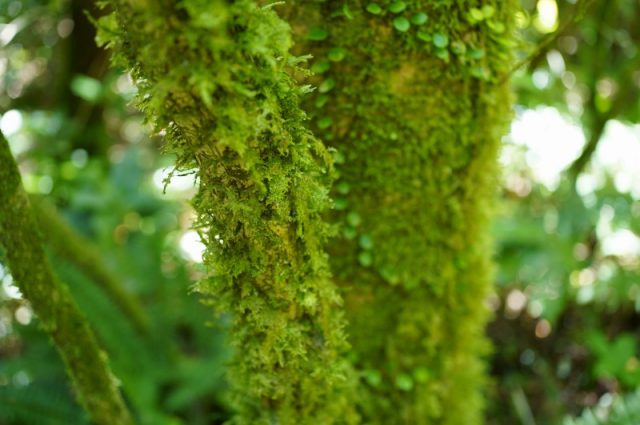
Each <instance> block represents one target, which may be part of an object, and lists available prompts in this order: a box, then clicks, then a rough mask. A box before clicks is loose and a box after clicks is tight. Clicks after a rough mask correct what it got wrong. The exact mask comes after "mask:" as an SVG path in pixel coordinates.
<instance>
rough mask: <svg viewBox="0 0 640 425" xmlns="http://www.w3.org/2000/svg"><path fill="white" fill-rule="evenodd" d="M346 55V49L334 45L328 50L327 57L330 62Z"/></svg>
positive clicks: (337, 60) (338, 60) (339, 59)
mask: <svg viewBox="0 0 640 425" xmlns="http://www.w3.org/2000/svg"><path fill="white" fill-rule="evenodd" d="M346 55H347V49H345V48H343V47H334V48H333V49H330V50H329V53H328V54H327V57H328V58H329V60H330V61H332V62H340V61H341V60H342V59H344V57H345V56H346Z"/></svg>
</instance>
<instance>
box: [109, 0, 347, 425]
mask: <svg viewBox="0 0 640 425" xmlns="http://www.w3.org/2000/svg"><path fill="white" fill-rule="evenodd" d="M111 4H112V5H113V6H114V8H115V13H114V14H112V15H110V16H109V17H108V18H106V19H103V20H102V21H101V27H102V28H101V34H100V38H101V39H102V40H104V41H108V43H109V44H110V45H111V47H113V48H114V49H115V50H116V52H117V58H118V63H120V64H123V65H124V66H125V67H126V68H127V69H129V70H130V71H131V73H132V75H133V78H134V80H135V83H136V85H137V87H138V89H139V95H138V102H139V106H140V108H141V109H142V110H143V111H144V112H145V113H146V115H147V117H148V119H149V121H151V122H152V124H153V126H154V128H155V129H156V130H157V131H158V132H161V133H163V134H165V135H166V137H165V138H166V142H167V146H166V150H167V151H168V152H170V153H172V154H174V155H175V156H176V158H177V159H176V169H177V170H178V171H179V172H193V173H195V174H196V175H197V177H198V183H199V184H198V193H197V195H196V197H195V199H194V201H193V205H194V207H195V210H196V212H197V216H198V218H197V223H196V228H198V229H199V230H200V233H201V236H202V238H203V240H204V242H205V244H206V246H207V249H206V253H205V259H204V261H205V265H206V266H207V267H208V270H209V271H210V274H211V276H210V278H208V279H206V280H205V281H203V282H200V283H198V285H197V286H196V289H197V290H198V292H200V293H201V294H203V295H204V297H205V298H206V299H207V300H208V302H210V303H211V304H212V305H213V306H214V307H215V308H216V310H218V311H220V312H224V313H230V317H231V322H232V325H231V330H230V332H231V337H232V342H233V344H234V346H235V348H236V351H237V354H236V356H235V360H234V364H233V367H232V370H231V379H232V382H233V383H234V388H235V393H236V397H235V401H236V407H237V409H238V415H237V416H236V417H235V422H236V423H242V424H275V423H277V424H292V425H293V424H296V425H297V424H314V425H315V424H332V423H349V422H353V421H355V417H354V412H353V404H352V402H351V401H350V388H349V379H350V377H351V374H350V372H349V368H348V363H347V362H346V361H344V359H343V358H341V354H342V353H343V352H344V351H345V349H346V348H347V346H346V342H345V336H344V333H343V327H344V323H343V319H342V313H341V311H342V307H341V304H342V300H341V298H340V296H339V294H338V291H337V289H336V287H335V286H334V284H333V283H332V282H331V280H330V275H329V271H328V262H327V256H326V254H325V252H324V250H323V243H324V240H325V237H326V235H327V233H328V230H329V229H328V226H327V225H326V224H324V223H323V221H322V218H321V214H322V213H323V211H325V209H326V208H327V206H328V204H329V197H328V192H329V189H328V188H329V184H330V181H331V170H332V165H331V156H330V154H329V153H328V152H327V150H326V149H325V148H324V146H323V145H322V144H321V143H320V142H319V141H318V140H317V139H315V138H314V137H313V136H312V135H311V134H310V133H309V132H308V131H307V130H306V129H305V127H304V125H303V124H304V121H305V119H306V116H305V115H304V113H303V112H302V110H301V109H300V107H299V105H298V102H299V101H298V99H299V96H300V95H301V94H302V93H304V91H305V88H304V87H302V88H301V87H298V86H297V85H296V84H295V83H294V82H293V81H292V79H291V78H290V77H289V76H288V74H287V73H286V72H285V71H286V68H287V67H294V66H295V64H296V63H297V62H298V59H297V58H294V57H291V56H289V54H288V49H289V47H290V44H291V42H290V39H289V28H288V26H287V25H286V24H284V23H283V22H282V21H281V20H280V19H279V18H278V17H277V16H276V15H275V13H273V12H272V11H271V10H270V8H268V7H267V8H258V7H257V6H256V5H255V4H254V2H253V1H249V0H239V1H220V0H182V1H171V0H164V1H143V0H138V1H133V0H132V1H125V0H120V1H112V2H111ZM203 379H207V378H206V377H203Z"/></svg>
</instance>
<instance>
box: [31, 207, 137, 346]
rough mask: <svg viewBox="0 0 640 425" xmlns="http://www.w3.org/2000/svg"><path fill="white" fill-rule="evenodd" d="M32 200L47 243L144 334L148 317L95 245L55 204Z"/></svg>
mask: <svg viewBox="0 0 640 425" xmlns="http://www.w3.org/2000/svg"><path fill="white" fill-rule="evenodd" d="M30 200H31V207H32V208H33V211H34V213H35V217H36V220H37V221H38V224H39V225H40V229H42V233H43V235H44V239H45V243H46V244H47V245H49V246H50V247H51V248H52V249H53V250H54V251H55V252H56V254H58V255H59V256H60V257H61V258H64V259H65V260H67V261H68V262H69V263H71V264H73V265H74V266H76V267H77V268H78V269H79V270H81V271H82V272H83V273H84V274H85V275H87V276H88V277H89V278H90V279H91V280H93V282H94V283H95V284H97V285H98V286H99V287H100V288H101V289H102V290H103V291H104V292H105V293H106V294H107V296H108V297H109V298H110V299H111V300H112V301H113V302H114V303H115V304H116V306H118V308H119V309H120V310H121V311H122V312H123V313H124V314H125V315H126V317H127V319H128V320H129V321H130V322H131V324H132V325H133V327H134V328H135V329H136V331H137V332H138V333H139V334H145V333H146V332H147V330H148V328H149V318H148V317H147V316H146V314H145V312H144V310H143V308H142V306H141V305H140V303H139V302H138V300H137V299H136V298H134V297H133V296H132V295H131V294H129V293H128V292H127V291H126V290H125V289H124V287H123V286H122V283H121V282H120V280H119V279H118V278H117V277H116V276H115V275H114V274H113V273H112V272H111V271H110V270H109V269H108V268H107V266H106V265H105V262H104V260H103V259H102V256H101V254H100V252H99V251H98V250H97V249H96V247H95V246H94V245H93V244H92V243H91V242H90V241H88V240H86V239H85V238H83V237H82V236H81V235H79V234H78V233H77V232H76V231H75V230H74V229H73V228H72V227H71V226H70V225H69V224H68V223H67V222H66V221H65V220H64V219H63V218H62V217H61V216H60V215H59V214H58V213H57V212H56V209H55V207H54V206H53V205H50V204H49V203H47V201H45V200H44V199H42V198H40V197H36V196H32V197H30Z"/></svg>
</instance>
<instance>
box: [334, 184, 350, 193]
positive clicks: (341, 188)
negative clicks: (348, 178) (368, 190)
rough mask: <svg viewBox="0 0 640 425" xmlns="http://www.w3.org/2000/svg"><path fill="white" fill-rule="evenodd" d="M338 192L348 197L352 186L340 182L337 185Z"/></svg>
mask: <svg viewBox="0 0 640 425" xmlns="http://www.w3.org/2000/svg"><path fill="white" fill-rule="evenodd" d="M336 190H337V191H338V193H340V194H342V195H346V194H347V193H349V190H351V186H350V185H349V183H347V182H344V181H343V182H340V183H338V184H337V185H336Z"/></svg>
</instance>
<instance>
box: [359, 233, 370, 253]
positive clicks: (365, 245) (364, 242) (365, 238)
mask: <svg viewBox="0 0 640 425" xmlns="http://www.w3.org/2000/svg"><path fill="white" fill-rule="evenodd" d="M358 243H359V245H360V248H362V249H364V250H365V251H370V250H372V249H373V239H371V236H369V235H362V236H360V239H359V240H358Z"/></svg>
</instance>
